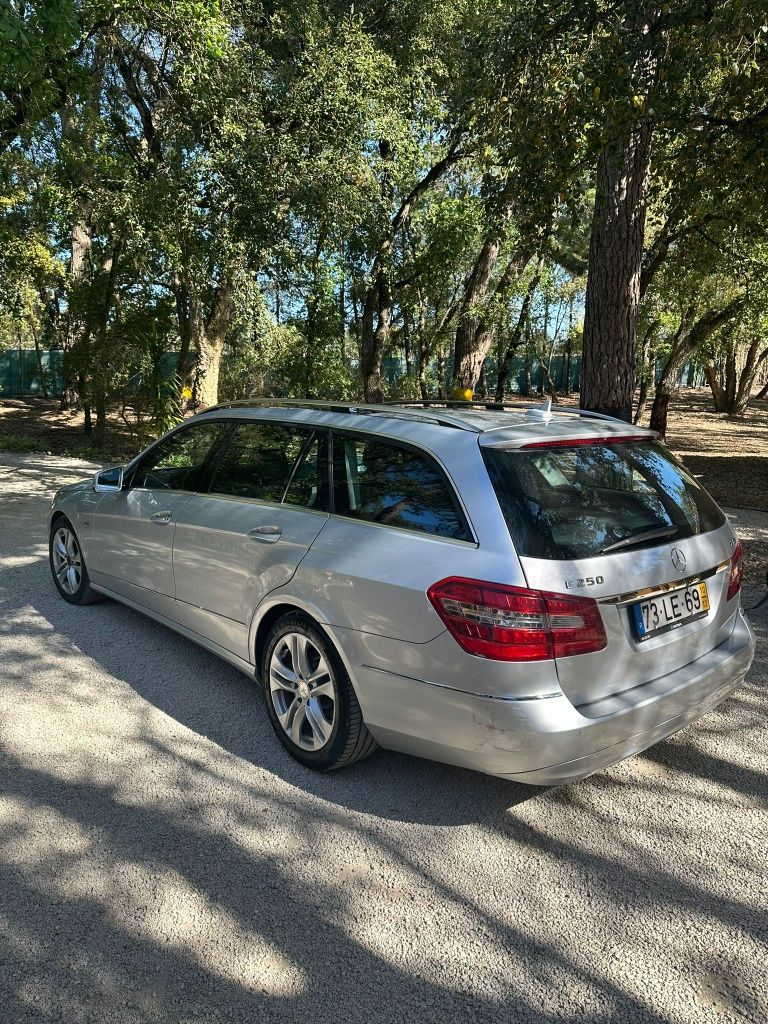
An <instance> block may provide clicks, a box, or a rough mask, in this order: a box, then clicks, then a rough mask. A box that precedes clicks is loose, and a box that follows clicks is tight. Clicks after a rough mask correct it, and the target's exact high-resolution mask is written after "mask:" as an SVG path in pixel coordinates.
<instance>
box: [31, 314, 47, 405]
mask: <svg viewBox="0 0 768 1024" xmlns="http://www.w3.org/2000/svg"><path fill="white" fill-rule="evenodd" d="M29 329H30V331H31V332H32V340H33V341H34V343H35V359H36V361H37V374H38V377H39V378H40V390H41V391H42V392H43V398H50V392H49V391H48V381H47V380H46V374H45V370H44V369H43V353H42V351H41V350H40V335H39V333H38V331H37V328H36V327H35V318H34V314H32V316H30V318H29Z"/></svg>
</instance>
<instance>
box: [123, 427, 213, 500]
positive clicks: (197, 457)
mask: <svg viewBox="0 0 768 1024" xmlns="http://www.w3.org/2000/svg"><path fill="white" fill-rule="evenodd" d="M224 426H225V424H222V423H196V424H194V426H190V427H184V429H183V430H177V431H176V433H175V434H171V436H170V437H167V438H166V439H165V440H164V441H161V442H160V443H159V444H157V445H155V447H154V448H152V449H151V451H149V452H147V454H146V455H145V456H144V458H143V459H142V460H141V462H140V463H139V464H138V466H137V467H136V469H135V470H134V473H133V476H132V478H131V487H147V488H152V489H169V490H173V491H196V490H199V488H200V486H201V481H202V476H203V468H204V465H205V461H206V459H207V457H208V453H209V452H210V451H211V449H212V448H213V446H214V444H215V443H216V441H218V439H219V438H220V437H221V435H222V432H223V430H224Z"/></svg>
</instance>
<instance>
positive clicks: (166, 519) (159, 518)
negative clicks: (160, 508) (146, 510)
mask: <svg viewBox="0 0 768 1024" xmlns="http://www.w3.org/2000/svg"><path fill="white" fill-rule="evenodd" d="M172 515H173V513H172V512H155V514H154V515H153V516H150V517H149V518H150V521H151V522H153V523H161V524H162V525H163V526H167V525H168V523H170V521H171V517H172Z"/></svg>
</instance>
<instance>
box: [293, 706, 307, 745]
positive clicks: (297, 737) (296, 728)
mask: <svg viewBox="0 0 768 1024" xmlns="http://www.w3.org/2000/svg"><path fill="white" fill-rule="evenodd" d="M293 703H294V704H295V705H296V711H295V712H294V714H293V718H292V720H291V724H290V726H289V727H288V735H289V736H290V737H291V739H292V740H293V742H294V743H295V744H296V745H297V746H301V745H302V740H301V727H302V726H303V725H304V722H305V721H306V718H307V709H306V705H304V704H299V702H298V701H297V700H295V701H294V702H293Z"/></svg>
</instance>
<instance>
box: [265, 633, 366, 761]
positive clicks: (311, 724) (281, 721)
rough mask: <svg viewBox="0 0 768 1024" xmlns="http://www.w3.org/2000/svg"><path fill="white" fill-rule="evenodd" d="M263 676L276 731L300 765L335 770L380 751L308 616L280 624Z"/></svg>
mask: <svg viewBox="0 0 768 1024" xmlns="http://www.w3.org/2000/svg"><path fill="white" fill-rule="evenodd" d="M261 676H262V680H263V682H264V691H265V697H266V701H267V711H268V713H269V718H270V721H271V722H272V726H273V728H274V730H275V732H276V733H277V735H278V738H279V740H280V742H281V743H282V744H283V746H284V747H285V748H286V749H287V750H288V751H289V752H290V753H291V754H292V755H293V756H294V757H295V758H296V760H297V761H301V763H302V764H305V765H307V766H308V767H310V768H317V769H320V770H329V769H331V768H342V767H343V766H344V765H347V764H352V762H353V761H359V760H361V759H362V758H364V757H367V756H368V755H369V754H372V753H373V752H374V750H376V747H377V743H376V740H374V738H373V736H371V734H370V732H369V731H368V729H367V728H366V725H365V722H364V721H363V715H362V712H361V711H360V705H359V704H358V702H357V696H356V695H355V691H354V689H353V687H352V683H351V681H350V678H349V675H348V674H347V671H346V669H345V668H344V666H343V664H342V662H341V659H340V658H339V656H338V654H337V653H336V651H335V650H334V648H333V645H332V644H331V643H330V641H329V640H328V638H327V637H326V636H325V635H324V634H323V633H322V632H321V631H320V630H319V629H318V627H317V626H316V625H315V624H314V623H313V622H312V620H311V619H310V618H308V617H307V616H305V615H302V614H301V613H291V614H289V615H284V616H283V617H282V618H281V619H278V621H277V622H276V623H275V625H274V626H273V627H272V629H271V630H270V633H269V636H268V637H267V642H266V645H265V649H264V660H263V662H262V673H261Z"/></svg>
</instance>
